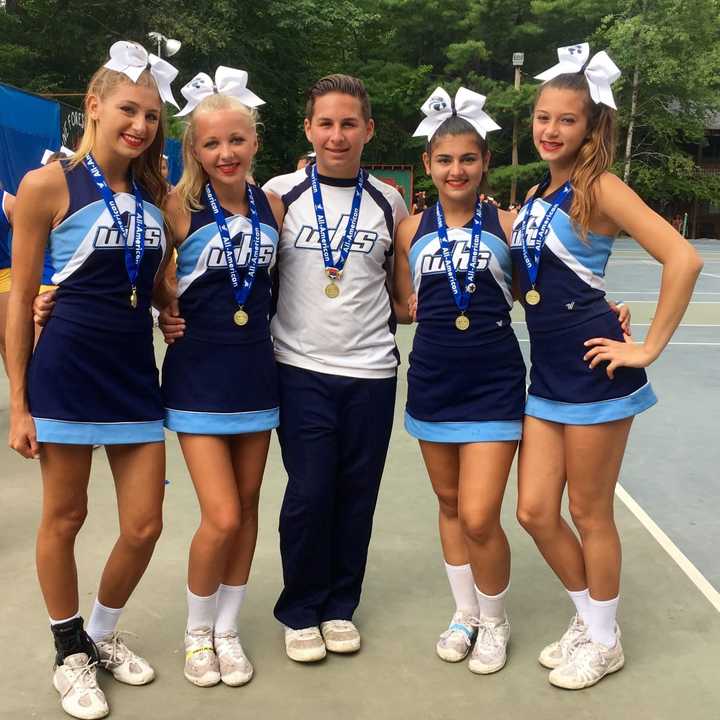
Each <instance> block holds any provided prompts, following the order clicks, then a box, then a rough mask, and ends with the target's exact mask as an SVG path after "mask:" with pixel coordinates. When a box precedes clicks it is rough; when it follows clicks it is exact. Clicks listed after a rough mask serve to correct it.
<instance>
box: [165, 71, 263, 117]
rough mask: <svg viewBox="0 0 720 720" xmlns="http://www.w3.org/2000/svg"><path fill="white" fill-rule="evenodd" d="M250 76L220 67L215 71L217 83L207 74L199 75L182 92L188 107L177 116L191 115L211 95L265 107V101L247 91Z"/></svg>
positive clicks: (252, 105) (243, 72)
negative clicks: (228, 96)
mask: <svg viewBox="0 0 720 720" xmlns="http://www.w3.org/2000/svg"><path fill="white" fill-rule="evenodd" d="M247 82H248V74H247V72H245V70H236V69H235V68H231V67H225V66H224V65H220V66H219V67H218V69H217V70H216V71H215V83H214V84H213V81H212V78H211V77H210V76H209V75H208V74H207V73H203V72H201V73H198V74H197V75H196V76H195V77H194V78H193V79H192V80H191V81H190V82H189V83H188V84H187V85H185V86H184V87H183V88H182V90H180V92H181V93H182V94H183V95H184V96H185V99H186V100H187V105H185V107H184V108H183V109H182V110H181V111H180V112H179V113H178V114H177V117H180V116H182V115H187V114H188V113H191V112H192V111H193V110H194V109H195V108H196V107H197V106H198V105H199V104H200V102H201V101H202V100H204V99H205V98H206V97H208V96H209V95H213V94H214V93H218V94H219V95H232V96H233V97H235V98H237V99H238V100H240V102H241V103H243V105H247V106H248V107H257V106H258V105H264V104H265V101H264V100H263V99H261V98H259V97H258V96H257V95H256V94H255V93H254V92H251V91H250V90H248V89H247Z"/></svg>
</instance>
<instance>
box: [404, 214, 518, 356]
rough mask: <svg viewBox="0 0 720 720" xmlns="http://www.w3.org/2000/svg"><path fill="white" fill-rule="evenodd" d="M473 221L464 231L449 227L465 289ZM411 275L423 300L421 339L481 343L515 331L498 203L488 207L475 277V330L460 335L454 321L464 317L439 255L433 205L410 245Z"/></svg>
mask: <svg viewBox="0 0 720 720" xmlns="http://www.w3.org/2000/svg"><path fill="white" fill-rule="evenodd" d="M472 223H473V221H472V219H470V221H469V222H468V223H467V224H466V225H465V226H464V227H455V228H448V240H449V241H450V252H451V253H452V258H453V264H454V265H455V270H456V273H457V278H458V281H459V283H460V285H461V287H464V286H465V277H466V275H467V267H468V261H469V259H470V241H471V237H472ZM409 262H410V273H411V276H412V281H413V287H414V289H415V293H416V295H417V298H418V306H417V323H418V326H417V331H416V335H417V336H418V337H421V338H423V339H425V340H428V341H430V342H434V343H437V344H442V345H452V346H457V345H459V344H462V345H482V344H485V343H487V342H491V341H492V340H494V339H496V338H497V337H498V333H505V332H512V330H511V328H510V309H511V308H512V304H513V297H512V289H511V288H512V262H511V258H510V248H509V247H508V244H507V240H506V238H505V233H504V232H503V230H502V227H501V226H500V222H499V218H498V211H497V208H496V207H495V206H494V205H490V204H489V203H484V204H483V229H482V235H481V236H480V254H479V257H478V264H477V270H476V273H475V285H476V286H477V290H476V291H475V292H474V293H473V294H472V295H471V296H470V306H469V307H468V309H467V310H466V311H465V314H466V315H467V317H468V318H469V319H470V327H469V328H468V329H467V330H466V331H464V332H459V331H458V330H457V329H456V327H455V319H456V318H457V316H458V315H459V314H460V311H459V310H458V308H457V306H456V305H455V299H454V298H453V294H452V291H451V290H450V285H449V283H448V279H447V274H446V272H445V263H444V261H443V257H442V253H441V251H440V237H439V235H438V230H437V215H436V210H435V206H434V205H433V206H432V207H430V208H427V209H426V210H423V214H422V219H421V220H420V225H419V227H418V229H417V232H416V233H415V236H414V237H413V239H412V241H411V243H410V253H409Z"/></svg>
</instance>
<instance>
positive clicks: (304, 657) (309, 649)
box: [285, 625, 325, 662]
mask: <svg viewBox="0 0 720 720" xmlns="http://www.w3.org/2000/svg"><path fill="white" fill-rule="evenodd" d="M285 652H286V653H287V656H288V657H289V658H290V659H291V660H295V662H316V661H317V660H322V659H323V658H324V657H325V642H324V641H323V639H322V635H321V634H320V628H319V627H318V626H317V625H315V626H313V627H306V628H300V629H299V630H293V629H292V628H289V627H286V628H285Z"/></svg>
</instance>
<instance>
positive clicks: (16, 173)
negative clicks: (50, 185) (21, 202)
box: [0, 83, 182, 194]
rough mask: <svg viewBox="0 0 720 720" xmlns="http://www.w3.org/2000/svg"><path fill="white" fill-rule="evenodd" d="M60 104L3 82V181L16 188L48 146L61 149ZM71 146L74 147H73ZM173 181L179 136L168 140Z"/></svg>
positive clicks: (179, 164)
mask: <svg viewBox="0 0 720 720" xmlns="http://www.w3.org/2000/svg"><path fill="white" fill-rule="evenodd" d="M60 117H61V113H60V105H59V103H56V102H55V101H53V100H46V99H45V98H41V97H38V96H37V95H33V94H31V93H26V92H23V91H22V90H18V89H17V88H14V87H10V86H9V85H5V84H3V83H0V184H1V185H2V187H3V188H4V189H5V190H7V191H8V192H11V193H13V194H14V193H16V192H17V187H18V185H19V184H20V180H21V179H22V177H23V175H25V173H26V172H27V171H28V170H32V169H34V168H37V167H40V160H41V158H42V156H43V153H44V152H45V150H59V149H60V145H61V140H60V138H61V134H60V124H61V123H60ZM71 149H72V148H71ZM165 154H166V155H167V156H168V159H169V161H170V162H169V164H170V181H171V182H172V183H173V184H175V183H177V181H178V180H179V179H180V175H181V174H182V150H181V147H180V143H179V142H178V141H177V140H173V139H168V140H166V141H165Z"/></svg>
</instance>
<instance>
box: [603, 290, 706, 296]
mask: <svg viewBox="0 0 720 720" xmlns="http://www.w3.org/2000/svg"><path fill="white" fill-rule="evenodd" d="M607 292H608V294H610V293H612V294H613V295H657V294H659V292H660V291H659V290H608V291H607ZM695 295H720V291H716V290H695V292H694V293H693V297H695Z"/></svg>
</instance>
